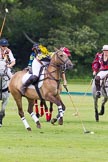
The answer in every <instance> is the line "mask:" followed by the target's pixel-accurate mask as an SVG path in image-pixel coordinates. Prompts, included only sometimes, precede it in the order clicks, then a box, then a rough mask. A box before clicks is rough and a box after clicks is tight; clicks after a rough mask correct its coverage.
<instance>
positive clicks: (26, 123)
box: [21, 117, 30, 129]
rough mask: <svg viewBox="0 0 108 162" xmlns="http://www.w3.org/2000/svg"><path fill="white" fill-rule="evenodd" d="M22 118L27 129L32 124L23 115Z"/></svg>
mask: <svg viewBox="0 0 108 162" xmlns="http://www.w3.org/2000/svg"><path fill="white" fill-rule="evenodd" d="M21 120H22V122H23V124H24V126H25V128H26V129H27V128H30V126H29V124H28V122H27V120H26V119H25V117H22V118H21Z"/></svg>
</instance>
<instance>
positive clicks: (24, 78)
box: [22, 67, 45, 89]
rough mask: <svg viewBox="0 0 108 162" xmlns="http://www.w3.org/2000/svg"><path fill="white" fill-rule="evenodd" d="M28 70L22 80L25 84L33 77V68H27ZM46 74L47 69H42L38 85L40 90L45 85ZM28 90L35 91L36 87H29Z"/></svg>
mask: <svg viewBox="0 0 108 162" xmlns="http://www.w3.org/2000/svg"><path fill="white" fill-rule="evenodd" d="M25 69H26V70H27V72H26V74H25V75H24V76H23V78H22V83H23V84H24V83H25V82H26V81H27V80H28V78H29V77H30V76H31V75H32V68H31V67H27V68H25ZM44 73H45V67H42V68H41V69H40V73H39V81H38V83H37V87H38V88H41V86H42V84H43V80H44ZM28 88H31V89H35V86H34V85H30V86H28Z"/></svg>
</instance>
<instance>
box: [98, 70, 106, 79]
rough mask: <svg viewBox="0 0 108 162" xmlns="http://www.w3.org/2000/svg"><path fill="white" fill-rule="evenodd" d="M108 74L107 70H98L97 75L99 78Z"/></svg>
mask: <svg viewBox="0 0 108 162" xmlns="http://www.w3.org/2000/svg"><path fill="white" fill-rule="evenodd" d="M107 74H108V70H106V71H100V72H99V73H98V74H97V76H99V77H100V78H101V79H103V78H104V77H105V76H106V75H107Z"/></svg>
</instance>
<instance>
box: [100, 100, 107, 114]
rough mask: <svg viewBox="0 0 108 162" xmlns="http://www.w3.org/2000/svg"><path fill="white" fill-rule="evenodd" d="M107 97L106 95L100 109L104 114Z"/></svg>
mask: <svg viewBox="0 0 108 162" xmlns="http://www.w3.org/2000/svg"><path fill="white" fill-rule="evenodd" d="M107 100H108V99H107V97H104V99H103V101H102V105H101V109H100V112H99V115H103V114H104V112H105V106H104V105H105V103H106V102H107Z"/></svg>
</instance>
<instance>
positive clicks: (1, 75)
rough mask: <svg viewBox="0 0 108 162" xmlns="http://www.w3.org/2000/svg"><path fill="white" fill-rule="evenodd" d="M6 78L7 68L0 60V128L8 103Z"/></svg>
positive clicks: (3, 61)
mask: <svg viewBox="0 0 108 162" xmlns="http://www.w3.org/2000/svg"><path fill="white" fill-rule="evenodd" d="M8 80H9V78H8V76H7V67H6V62H5V60H4V59H1V60H0V100H1V101H2V103H1V110H0V127H1V126H2V124H3V123H2V122H3V118H4V116H5V109H6V105H7V103H8V98H9V93H8V87H7V83H8Z"/></svg>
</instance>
